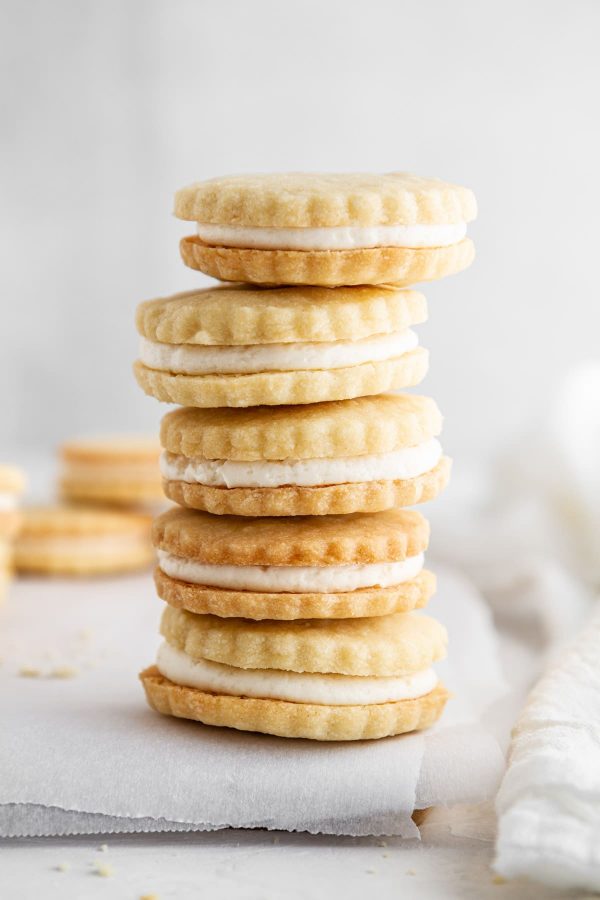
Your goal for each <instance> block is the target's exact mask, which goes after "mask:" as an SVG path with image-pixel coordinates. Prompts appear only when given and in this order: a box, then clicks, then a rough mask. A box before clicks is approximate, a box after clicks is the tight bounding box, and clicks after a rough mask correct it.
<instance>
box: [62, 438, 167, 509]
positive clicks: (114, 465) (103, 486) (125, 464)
mask: <svg viewBox="0 0 600 900" xmlns="http://www.w3.org/2000/svg"><path fill="white" fill-rule="evenodd" d="M59 455H60V460H61V467H62V470H61V474H60V492H61V495H62V497H63V498H64V499H65V500H68V501H77V502H90V503H108V504H117V505H139V504H148V503H156V502H160V501H162V500H163V499H164V498H163V492H162V484H161V477H160V471H159V466H158V460H159V455H160V444H159V442H158V441H157V440H156V439H155V438H152V437H146V436H133V435H131V436H129V435H114V436H106V437H96V438H79V439H73V440H70V441H67V442H66V443H64V444H63V445H62V446H61V448H60V450H59Z"/></svg>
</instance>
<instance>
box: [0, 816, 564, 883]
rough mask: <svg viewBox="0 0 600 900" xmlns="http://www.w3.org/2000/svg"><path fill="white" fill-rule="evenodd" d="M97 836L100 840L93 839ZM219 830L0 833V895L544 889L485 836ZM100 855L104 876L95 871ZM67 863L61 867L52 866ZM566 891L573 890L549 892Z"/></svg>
mask: <svg viewBox="0 0 600 900" xmlns="http://www.w3.org/2000/svg"><path fill="white" fill-rule="evenodd" d="M103 843H106V844H107V849H106V850H104V851H101V850H100V849H99V848H100V847H101V845H102V844H103ZM383 844H384V842H383V841H382V840H381V839H378V838H339V837H333V838H332V837H325V836H322V835H315V836H313V835H308V834H288V833H280V832H265V831H245V832H244V831H234V830H227V831H221V832H213V833H203V834H199V833H196V834H182V835H177V836H174V837H173V836H168V835H162V836H159V835H127V836H125V835H122V836H118V837H111V836H107V837H105V838H96V837H94V838H88V837H86V838H32V839H27V840H22V839H13V840H5V841H2V842H0V884H1V887H0V896H1V897H2V900H34V898H36V900H37V898H39V897H43V898H44V900H96V898H110V900H140V898H142V897H144V895H155V896H156V897H157V900H166V898H175V900H192V898H194V900H196V898H204V897H206V898H211V900H221V898H222V900H279V898H285V900H288V898H289V900H301V898H302V900H312V898H321V897H327V898H332V900H333V898H337V897H339V898H344V900H364V898H366V897H367V898H368V897H373V898H377V900H387V898H388V897H389V898H402V900H411V898H413V897H414V898H415V900H416V898H418V900H440V898H473V900H487V898H494V900H543V898H548V896H549V892H548V889H547V888H544V887H540V886H537V885H533V884H526V883H525V882H522V881H518V882H512V883H504V884H499V883H498V881H497V880H494V875H493V872H492V871H491V869H490V863H491V859H492V853H493V844H492V843H491V842H489V841H481V840H471V839H464V838H457V839H454V841H453V843H450V844H449V843H448V842H447V841H444V842H443V843H442V844H441V845H435V844H433V843H427V842H419V841H414V840H411V841H402V840H401V839H399V838H388V839H386V841H385V846H383ZM96 861H101V862H102V863H105V864H107V865H108V866H110V867H111V868H112V869H113V874H112V875H111V876H109V877H102V876H99V875H98V874H96V873H95V871H94V863H95V862H96ZM62 863H67V864H68V865H69V870H68V871H66V872H61V871H58V870H57V866H59V865H61V864H62ZM552 896H553V897H554V898H556V900H558V898H560V897H566V896H569V897H573V896H574V895H573V894H569V895H566V894H565V895H563V894H553V895H552Z"/></svg>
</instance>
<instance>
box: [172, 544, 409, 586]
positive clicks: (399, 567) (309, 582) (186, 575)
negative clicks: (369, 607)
mask: <svg viewBox="0 0 600 900" xmlns="http://www.w3.org/2000/svg"><path fill="white" fill-rule="evenodd" d="M423 563H424V557H423V554H422V553H419V554H418V555H417V556H409V557H407V559H404V560H402V561H400V562H386V563H366V564H363V565H343V566H230V565H215V564H212V563H201V562H198V561H197V560H193V559H183V558H182V557H180V556H173V555H172V554H171V553H168V552H167V551H166V550H159V551H158V564H159V566H160V568H161V569H162V571H163V572H164V573H165V575H169V576H170V577H171V578H177V579H178V580H180V581H187V582H190V583H191V584H203V585H206V586H210V587H220V588H224V589H226V590H232V591H263V592H265V593H280V592H281V593H286V592H292V593H298V594H303V593H308V592H315V593H319V594H323V593H326V592H328V591H333V592H335V593H343V592H345V591H356V590H359V589H360V588H364V587H375V586H378V587H391V586H392V585H395V584H402V583H403V582H405V581H410V580H411V579H412V578H416V576H417V575H418V574H419V572H420V571H421V569H422V568H423Z"/></svg>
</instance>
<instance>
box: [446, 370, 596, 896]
mask: <svg viewBox="0 0 600 900" xmlns="http://www.w3.org/2000/svg"><path fill="white" fill-rule="evenodd" d="M599 398H600V362H598V361H594V360H592V361H588V362H584V363H581V364H580V365H578V366H576V367H575V368H574V369H573V370H572V371H571V372H569V373H568V374H567V376H566V377H565V378H564V380H563V382H562V385H561V387H560V390H559V392H558V395H557V398H556V401H555V403H554V406H553V409H552V410H551V411H550V415H549V416H548V417H547V420H546V421H545V422H544V421H543V420H540V419H539V418H538V421H537V422H536V429H535V431H532V432H531V433H530V434H528V435H527V436H526V437H525V439H524V440H522V441H521V442H520V443H518V444H517V445H515V446H513V447H512V448H509V449H508V451H507V452H506V453H505V454H504V457H503V458H502V459H501V460H499V463H498V464H497V465H496V466H495V468H494V470H493V472H492V473H491V475H490V473H489V472H483V473H482V475H481V477H480V478H479V480H474V479H473V477H472V473H473V469H472V468H471V469H470V468H469V467H461V465H460V461H459V465H458V466H457V467H456V472H455V476H456V475H458V478H456V477H455V478H454V484H453V485H451V487H450V491H449V492H448V493H449V494H451V493H453V492H454V503H453V505H452V507H451V508H449V507H447V506H446V507H445V508H444V500H443V499H442V502H441V504H440V505H439V506H438V505H436V506H435V507H434V509H433V518H434V521H433V538H434V544H435V546H436V547H437V548H438V549H439V550H440V552H441V553H442V554H443V557H444V559H446V560H449V559H452V560H453V563H454V564H455V565H459V566H460V567H461V568H462V569H463V570H464V571H465V572H467V573H468V575H469V577H470V578H472V579H473V581H474V582H475V584H477V586H478V588H479V589H480V590H481V592H482V594H483V595H484V597H485V599H486V600H487V601H488V603H489V604H490V607H491V608H492V609H493V611H494V615H495V619H496V622H497V624H498V626H499V632H500V633H499V640H500V644H501V647H503V648H504V649H505V650H506V649H507V648H508V649H509V651H510V654H512V656H511V665H510V667H509V668H508V670H507V671H509V675H510V680H511V684H512V685H513V687H516V695H517V696H518V694H519V693H520V692H523V691H525V693H526V690H527V689H528V688H529V686H530V685H531V683H532V681H533V682H535V679H536V678H538V677H539V674H540V670H541V669H543V667H544V665H546V666H547V671H546V674H545V675H543V677H542V679H541V681H539V683H538V684H537V685H536V686H535V688H534V690H533V692H532V693H531V694H530V697H529V700H528V701H527V702H526V703H525V706H524V709H523V711H522V713H521V715H520V717H519V718H518V724H517V727H516V730H515V733H514V739H513V744H512V748H511V752H510V758H509V768H508V771H507V774H506V776H505V778H504V781H503V784H502V787H501V790H500V793H499V795H498V798H497V810H498V814H499V823H498V828H499V834H498V845H497V863H496V866H497V870H498V872H499V873H500V874H502V875H504V876H508V877H512V876H517V875H523V876H527V877H529V878H531V879H535V880H538V881H541V882H544V883H546V884H548V885H556V886H561V887H566V888H577V887H586V888H591V889H596V890H598V889H600V607H598V609H597V610H596V612H595V613H594V615H593V618H592V619H591V622H590V624H589V625H588V626H587V628H585V629H584V630H583V632H582V633H581V634H580V636H579V637H577V638H575V639H574V642H573V643H572V644H571V645H570V646H569V647H568V649H565V642H566V641H569V640H571V639H573V635H574V634H576V632H577V631H578V630H579V629H580V628H581V627H582V622H583V621H585V619H586V618H587V617H588V616H589V614H590V609H591V608H592V605H593V602H594V599H595V597H596V596H597V593H598V584H599V582H600V468H599V467H598V460H599V459H600V402H599ZM461 475H462V477H461ZM440 506H441V509H440ZM438 509H440V515H438ZM505 659H506V656H505ZM438 818H439V817H438ZM450 818H452V817H450ZM450 824H451V827H453V825H454V823H453V822H451V823H450Z"/></svg>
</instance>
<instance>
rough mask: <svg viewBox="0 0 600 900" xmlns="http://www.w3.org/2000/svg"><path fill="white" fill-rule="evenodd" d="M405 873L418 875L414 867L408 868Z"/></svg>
mask: <svg viewBox="0 0 600 900" xmlns="http://www.w3.org/2000/svg"><path fill="white" fill-rule="evenodd" d="M404 874H405V875H416V874H417V873H416V872H415V870H414V869H407V870H406V872H405V873H404Z"/></svg>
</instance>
